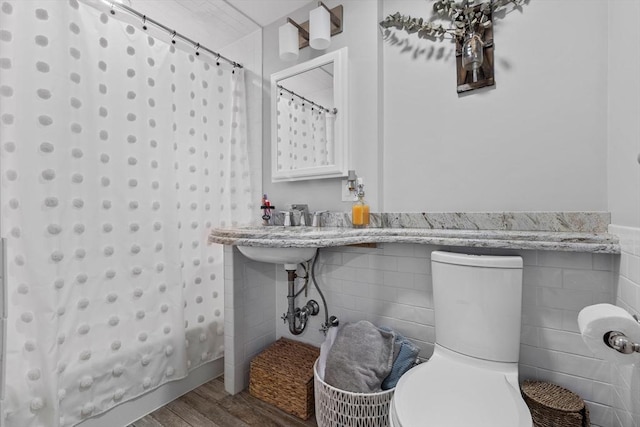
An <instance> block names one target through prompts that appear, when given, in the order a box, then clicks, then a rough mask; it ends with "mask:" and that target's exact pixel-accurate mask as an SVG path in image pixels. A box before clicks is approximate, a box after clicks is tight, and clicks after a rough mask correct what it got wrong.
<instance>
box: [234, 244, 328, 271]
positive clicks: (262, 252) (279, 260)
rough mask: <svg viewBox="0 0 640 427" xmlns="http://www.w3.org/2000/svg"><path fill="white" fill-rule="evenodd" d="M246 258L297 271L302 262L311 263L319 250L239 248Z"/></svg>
mask: <svg viewBox="0 0 640 427" xmlns="http://www.w3.org/2000/svg"><path fill="white" fill-rule="evenodd" d="M238 249H239V250H240V252H242V254H243V255H244V256H246V257H247V258H249V259H251V260H253V261H259V262H270V263H273V264H285V268H286V269H287V270H295V269H296V267H297V265H298V264H300V263H301V262H306V261H309V260H310V259H311V258H313V256H314V255H315V254H316V251H317V250H318V248H261V247H257V246H238Z"/></svg>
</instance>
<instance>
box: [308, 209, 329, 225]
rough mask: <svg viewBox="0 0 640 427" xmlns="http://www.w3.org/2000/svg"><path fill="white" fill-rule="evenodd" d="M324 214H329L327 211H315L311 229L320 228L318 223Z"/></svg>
mask: <svg viewBox="0 0 640 427" xmlns="http://www.w3.org/2000/svg"><path fill="white" fill-rule="evenodd" d="M326 212H329V211H315V212H314V213H313V220H312V224H311V225H312V226H313V227H320V226H321V225H322V224H321V222H320V219H321V218H322V214H323V213H326Z"/></svg>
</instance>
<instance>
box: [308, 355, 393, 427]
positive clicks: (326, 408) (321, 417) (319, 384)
mask: <svg viewBox="0 0 640 427" xmlns="http://www.w3.org/2000/svg"><path fill="white" fill-rule="evenodd" d="M316 367H317V363H316V364H314V365H313V375H314V378H315V388H316V421H317V423H318V427H336V426H339V427H388V426H389V425H390V424H389V408H390V405H391V398H393V392H394V390H395V389H393V388H392V389H390V390H385V391H382V392H380V393H352V392H349V391H344V390H340V389H337V388H335V387H332V386H330V385H329V384H327V383H325V382H324V381H323V380H322V379H320V377H319V376H318V371H317V369H316Z"/></svg>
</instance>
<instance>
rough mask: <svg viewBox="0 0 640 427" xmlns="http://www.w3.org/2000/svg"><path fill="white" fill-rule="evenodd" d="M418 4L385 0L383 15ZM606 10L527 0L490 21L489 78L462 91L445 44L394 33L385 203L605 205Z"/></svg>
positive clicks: (387, 61) (389, 206) (388, 76)
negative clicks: (487, 85) (491, 83)
mask: <svg viewBox="0 0 640 427" xmlns="http://www.w3.org/2000/svg"><path fill="white" fill-rule="evenodd" d="M425 6H427V5H426V4H425V2H424V1H422V0H385V1H384V13H385V16H386V15H387V14H391V13H395V12H396V11H400V12H401V13H402V14H409V15H412V16H416V17H420V16H428V13H429V12H428V7H425ZM606 14H607V4H606V2H605V1H588V2H580V4H579V6H578V5H577V2H575V1H531V2H529V3H528V4H526V5H524V6H523V9H522V13H519V12H513V13H509V14H508V15H507V16H506V17H504V18H503V19H500V18H498V19H496V21H495V25H494V43H495V52H494V54H495V80H496V86H495V88H493V89H485V90H479V91H475V92H472V93H470V94H468V95H465V96H458V95H457V93H456V71H455V53H454V47H453V45H452V44H451V43H449V42H448V41H447V42H442V43H437V42H436V43H434V42H431V41H425V40H422V39H418V37H417V36H416V35H411V36H409V35H407V34H406V33H404V32H397V33H395V35H396V37H397V39H398V40H395V41H394V42H393V43H392V42H386V43H385V44H384V49H383V54H384V61H383V64H384V99H385V109H384V174H385V180H384V190H383V191H384V208H385V210H386V211H388V212H402V211H436V212H437V211H502V210H506V211H510V210H513V211H527V210H530V211H545V210H549V211H553V210H558V211H574V210H601V211H603V210H606V209H607V204H606V203H607V199H606V179H607V177H606V99H607V98H606V97H607V92H606V89H607V86H606V78H607V73H606V72H607V65H606V61H605V60H604V58H605V57H606V54H605V52H606V49H607V32H606ZM432 49H435V53H434V54H433V56H431V57H429V52H430V51H431V50H432ZM440 49H442V57H440V55H439V51H440ZM407 187H408V191H407V190H404V189H407Z"/></svg>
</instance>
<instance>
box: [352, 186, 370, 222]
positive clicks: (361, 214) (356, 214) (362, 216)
mask: <svg viewBox="0 0 640 427" xmlns="http://www.w3.org/2000/svg"><path fill="white" fill-rule="evenodd" d="M356 196H357V197H358V200H356V201H355V202H354V203H353V206H352V207H351V224H353V227H354V228H365V227H368V226H369V205H368V204H367V202H365V200H364V184H363V183H362V178H358V186H357V189H356Z"/></svg>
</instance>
